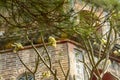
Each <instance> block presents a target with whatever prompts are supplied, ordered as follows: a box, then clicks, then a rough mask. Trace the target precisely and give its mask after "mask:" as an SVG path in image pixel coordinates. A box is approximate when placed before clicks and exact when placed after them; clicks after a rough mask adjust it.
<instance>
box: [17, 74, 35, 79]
mask: <svg viewBox="0 0 120 80" xmlns="http://www.w3.org/2000/svg"><path fill="white" fill-rule="evenodd" d="M27 79H28V80H34V78H33V75H32V74H30V73H24V74H22V75H21V76H20V77H19V78H18V80H27Z"/></svg>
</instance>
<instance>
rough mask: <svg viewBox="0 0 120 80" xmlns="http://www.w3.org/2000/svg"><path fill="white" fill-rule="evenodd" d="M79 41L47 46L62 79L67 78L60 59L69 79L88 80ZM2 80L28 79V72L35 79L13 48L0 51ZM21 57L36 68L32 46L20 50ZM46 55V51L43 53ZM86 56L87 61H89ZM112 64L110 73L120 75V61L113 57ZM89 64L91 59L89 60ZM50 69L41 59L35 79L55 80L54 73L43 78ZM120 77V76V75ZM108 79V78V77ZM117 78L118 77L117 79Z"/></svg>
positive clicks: (26, 63)
mask: <svg viewBox="0 0 120 80" xmlns="http://www.w3.org/2000/svg"><path fill="white" fill-rule="evenodd" d="M78 46H80V45H79V44H78V43H76V42H74V41H70V40H64V41H60V42H58V44H57V47H56V48H54V47H52V46H47V49H48V52H49V54H50V55H51V61H52V69H53V70H57V76H58V78H59V79H60V80H65V76H64V74H63V72H62V70H61V67H60V64H59V61H61V64H62V67H63V69H64V73H65V74H67V72H68V70H69V69H70V72H69V76H68V77H69V78H68V79H69V80H74V78H75V79H76V80H88V78H87V74H86V68H85V67H84V64H83V63H82V62H80V61H83V56H82V55H83V54H85V51H83V50H82V49H80V47H78ZM36 47H37V49H38V50H39V52H42V51H43V47H42V45H36ZM0 53H1V54H0V78H1V79H0V80H26V79H25V74H27V76H28V79H29V80H33V75H32V74H30V72H29V70H28V69H26V68H25V66H23V64H22V63H21V61H20V59H19V58H18V56H17V54H15V53H13V52H12V51H11V50H5V51H0ZM18 54H19V57H20V58H21V60H22V61H23V62H24V63H25V65H27V66H28V68H29V69H30V70H31V71H33V70H34V69H35V63H36V57H37V54H36V52H35V51H34V49H33V48H32V47H31V46H26V47H25V48H24V49H23V50H20V51H19V53H18ZM41 54H42V56H44V58H45V56H46V55H44V54H45V52H43V53H41ZM87 60H88V59H87V57H86V61H87ZM111 61H112V64H111V65H110V67H109V70H108V73H109V72H110V73H112V74H114V75H116V76H120V63H119V62H118V61H116V60H113V59H111ZM87 64H89V61H88V62H87ZM47 71H49V70H48V69H47V67H46V66H45V65H44V64H43V63H42V62H41V61H40V62H39V66H38V69H37V72H36V73H35V80H42V79H43V80H53V76H52V74H50V76H49V77H45V78H43V73H44V72H47ZM119 78H120V77H119ZM106 80H107V79H106ZM116 80H117V79H116Z"/></svg>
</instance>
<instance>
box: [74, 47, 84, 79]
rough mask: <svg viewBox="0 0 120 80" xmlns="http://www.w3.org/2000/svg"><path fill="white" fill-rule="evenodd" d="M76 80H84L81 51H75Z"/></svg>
mask: <svg viewBox="0 0 120 80" xmlns="http://www.w3.org/2000/svg"><path fill="white" fill-rule="evenodd" d="M75 61H76V63H75V65H76V80H84V64H83V63H82V62H80V61H83V56H82V51H80V50H77V49H75Z"/></svg>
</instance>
